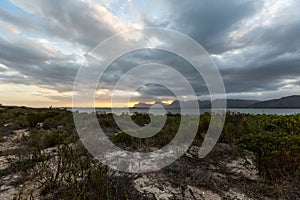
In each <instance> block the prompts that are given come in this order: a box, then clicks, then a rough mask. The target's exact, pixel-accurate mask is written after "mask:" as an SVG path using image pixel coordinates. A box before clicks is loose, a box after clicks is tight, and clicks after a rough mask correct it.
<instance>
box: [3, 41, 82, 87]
mask: <svg viewBox="0 0 300 200" xmlns="http://www.w3.org/2000/svg"><path fill="white" fill-rule="evenodd" d="M51 53H52V51H51V50H50V49H48V48H46V47H44V46H43V45H41V44H39V43H37V42H35V41H30V40H22V41H19V43H15V42H9V41H6V40H5V39H3V38H0V62H1V63H3V64H5V66H7V67H8V68H9V71H10V72H13V73H11V74H3V75H2V74H1V75H0V81H1V82H3V83H6V82H10V83H18V84H36V85H39V86H45V87H48V88H51V89H55V90H57V91H70V90H71V89H72V87H71V86H72V83H73V81H74V78H75V75H76V72H77V69H78V68H79V64H74V63H75V62H74V58H76V57H74V56H65V55H63V54H61V52H56V53H57V55H56V56H54V55H52V54H51ZM0 69H2V68H0Z"/></svg>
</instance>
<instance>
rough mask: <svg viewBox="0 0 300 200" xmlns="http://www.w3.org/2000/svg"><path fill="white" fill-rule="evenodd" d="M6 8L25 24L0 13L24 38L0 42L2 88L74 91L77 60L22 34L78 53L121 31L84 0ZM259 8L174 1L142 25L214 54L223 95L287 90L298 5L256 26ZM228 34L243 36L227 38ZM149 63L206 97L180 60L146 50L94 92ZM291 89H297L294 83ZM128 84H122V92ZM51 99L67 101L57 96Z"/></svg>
mask: <svg viewBox="0 0 300 200" xmlns="http://www.w3.org/2000/svg"><path fill="white" fill-rule="evenodd" d="M12 2H13V3H15V5H17V6H19V7H20V8H22V9H24V10H25V11H27V12H29V14H28V18H24V17H23V15H16V14H13V13H11V12H9V11H7V10H4V9H1V8H0V18H1V20H3V21H4V22H6V23H8V24H12V25H15V26H16V27H17V28H19V29H20V30H21V31H22V32H23V34H24V35H25V36H24V35H21V36H20V35H19V36H18V37H21V39H19V40H17V39H15V40H11V39H10V40H9V39H7V38H4V37H2V36H0V63H2V64H3V65H5V66H7V67H8V68H9V69H6V68H3V67H1V65H0V72H1V74H0V81H1V82H3V83H7V82H10V83H18V84H30V85H32V84H33V85H39V86H42V87H46V88H51V89H55V90H57V91H59V92H65V91H72V86H73V81H74V79H75V76H76V73H77V70H78V68H79V67H80V64H79V62H78V57H80V56H81V55H75V54H72V53H69V54H66V53H64V52H60V51H57V50H55V51H53V49H51V48H50V47H47V44H42V43H40V42H38V41H35V39H29V38H27V39H26V33H27V32H28V33H29V35H30V34H37V35H38V36H42V37H45V39H46V40H49V41H52V40H58V41H60V42H61V43H62V46H63V45H64V44H66V43H68V44H69V45H70V44H72V45H73V46H72V47H74V48H75V47H76V48H80V50H82V52H83V51H86V50H88V49H91V48H92V47H94V46H95V45H96V44H98V43H99V42H101V41H102V40H104V39H105V38H107V37H109V36H111V35H113V34H115V33H117V32H118V31H119V29H118V28H116V27H115V25H116V24H117V22H118V19H116V18H114V17H115V16H114V15H113V14H112V13H110V12H109V11H108V10H106V9H104V8H103V7H102V8H100V7H97V6H95V5H94V4H89V3H86V2H83V1H74V0H66V1H53V0H32V1H23V0H12ZM264 3H265V2H264V1H250V0H243V1H241V0H232V1H226V0H221V1H179V0H174V1H169V2H167V3H166V2H164V3H162V4H161V5H162V8H161V9H162V10H163V12H165V13H166V14H165V15H164V17H162V18H160V19H153V18H150V17H149V16H144V18H143V23H144V25H145V26H156V27H163V28H165V27H168V28H172V29H175V30H178V31H181V32H183V33H185V34H187V35H189V36H191V37H192V38H193V39H195V40H196V41H197V42H199V43H200V44H201V45H203V46H204V48H205V49H206V50H207V51H208V52H209V53H211V54H214V56H219V57H220V58H216V59H215V60H216V63H217V64H218V68H219V69H220V71H221V74H222V75H223V78H224V82H225V86H226V90H227V92H228V93H239V92H256V91H271V90H278V89H279V88H281V87H283V86H285V84H286V83H285V82H284V81H285V80H297V79H299V77H300V37H299V35H300V18H299V14H296V15H289V13H290V10H291V9H293V8H295V7H296V8H297V7H298V8H299V7H300V5H299V3H297V2H296V3H294V5H291V6H289V7H287V8H286V9H284V10H283V11H281V12H282V13H281V15H280V16H284V17H278V20H274V21H272V20H271V22H270V23H269V24H268V25H263V23H261V24H259V23H260V21H259V20H256V21H255V22H249V21H248V22H247V20H251V19H252V18H254V17H256V16H257V15H259V13H260V11H261V10H262V8H263V6H264ZM296 10H297V9H296ZM270 15H271V14H270ZM269 17H270V19H271V16H269ZM119 20H120V21H121V19H119ZM262 20H265V19H262ZM246 22H247V23H246ZM251 23H252V24H251ZM256 23H258V24H256ZM249 24H251V26H250V25H249ZM253 27H254V28H253ZM233 31H237V32H238V33H239V32H242V33H243V34H242V35H241V36H238V37H236V38H235V37H231V35H230V34H231V33H232V32H233ZM23 37H25V39H23ZM8 38H9V37H8ZM33 38H34V37H33ZM170 45H172V42H170ZM62 51H63V50H62ZM147 63H160V64H164V65H167V66H171V67H173V68H174V69H176V70H177V71H178V72H180V73H181V74H183V75H184V76H185V77H186V78H187V79H188V80H189V81H190V83H191V85H192V87H193V88H194V90H195V92H196V94H197V95H198V96H201V95H203V94H207V87H206V86H205V83H204V82H203V79H202V78H201V75H199V74H197V73H196V71H195V69H193V67H192V66H191V65H190V64H189V63H188V62H187V61H186V60H184V59H183V58H180V57H179V56H176V55H173V54H171V53H167V52H164V51H159V50H151V49H147V50H141V51H137V52H132V53H130V54H126V55H124V56H121V57H120V58H119V59H118V60H116V61H115V62H114V63H112V65H111V66H110V68H109V69H108V70H107V71H106V72H105V73H104V76H102V79H101V81H102V82H103V84H100V86H101V87H103V88H104V89H105V88H108V89H113V86H114V84H115V83H116V82H117V81H118V80H119V79H120V78H121V77H122V75H124V74H125V73H126V72H128V71H129V70H130V69H132V68H133V67H134V66H137V65H142V64H147ZM93 69H95V70H96V69H97V68H93V67H91V71H92V70H93ZM7 72H11V73H7ZM156 74H157V79H161V78H164V79H170V80H169V81H170V82H172V83H173V86H174V88H176V89H177V90H178V91H179V90H181V91H182V92H181V94H182V95H187V94H185V90H184V88H183V87H182V84H181V83H179V82H177V80H172V77H171V76H168V74H164V73H163V72H160V71H157V72H156ZM135 79H139V76H137V77H132V79H131V80H129V83H128V85H129V84H130V83H131V84H132V83H135ZM87 81H88V79H87ZM153 82H155V80H153ZM294 84H295V85H297V84H298V85H299V82H295V83H294ZM128 85H126V84H125V85H123V89H125V88H126V87H127V86H128ZM138 91H139V93H140V94H141V95H142V96H140V97H136V99H140V100H146V99H147V98H148V99H154V100H156V99H157V98H158V97H159V98H161V99H167V98H169V97H171V96H173V95H172V93H170V91H169V90H167V89H166V88H164V87H161V86H158V85H153V84H148V85H145V86H143V87H141V88H139V90H138ZM49 98H51V99H56V100H64V99H65V97H56V96H49ZM66 98H67V97H66Z"/></svg>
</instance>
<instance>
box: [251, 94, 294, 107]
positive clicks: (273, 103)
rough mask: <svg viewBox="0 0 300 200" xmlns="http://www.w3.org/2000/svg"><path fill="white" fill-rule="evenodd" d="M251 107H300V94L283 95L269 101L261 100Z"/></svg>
mask: <svg viewBox="0 0 300 200" xmlns="http://www.w3.org/2000/svg"><path fill="white" fill-rule="evenodd" d="M250 107H251V108H300V95H294V96H288V97H282V98H280V99H272V100H268V101H260V102H258V103H255V104H253V105H251V106H250Z"/></svg>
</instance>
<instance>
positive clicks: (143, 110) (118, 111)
mask: <svg viewBox="0 0 300 200" xmlns="http://www.w3.org/2000/svg"><path fill="white" fill-rule="evenodd" d="M69 110H71V111H78V112H80V113H92V112H94V111H95V110H96V111H97V112H103V113H112V112H113V113H115V114H117V115H120V114H122V113H130V114H132V113H134V112H138V113H148V112H149V109H146V108H130V109H129V110H128V108H114V109H113V111H112V109H111V108H95V109H94V108H74V109H72V108H70V109H69ZM210 111H211V110H210V109H200V113H205V112H210ZM228 111H231V112H234V113H245V114H253V115H258V114H271V115H274V114H276V115H292V114H299V113H300V109H273V108H272V109H270V108H264V109H262V108H256V109H252V108H229V109H228ZM151 113H153V114H155V115H164V114H166V113H172V114H180V113H181V111H180V109H178V108H167V109H166V110H164V109H152V110H151ZM183 114H197V112H196V111H195V109H184V110H183Z"/></svg>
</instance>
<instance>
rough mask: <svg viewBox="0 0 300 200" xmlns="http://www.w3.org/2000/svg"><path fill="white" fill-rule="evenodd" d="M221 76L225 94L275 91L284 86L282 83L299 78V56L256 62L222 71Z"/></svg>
mask: <svg viewBox="0 0 300 200" xmlns="http://www.w3.org/2000/svg"><path fill="white" fill-rule="evenodd" d="M222 75H223V79H224V81H225V85H226V88H227V92H244V91H256V90H261V91H264V90H275V89H278V88H280V87H282V86H284V84H283V83H282V81H284V80H286V79H288V80H289V79H297V78H299V77H300V56H299V55H298V58H288V57H287V58H277V59H276V58H275V59H271V60H267V61H265V60H264V61H260V62H259V61H257V63H256V62H253V63H252V64H250V65H248V66H244V67H243V68H239V69H228V70H224V71H222Z"/></svg>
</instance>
